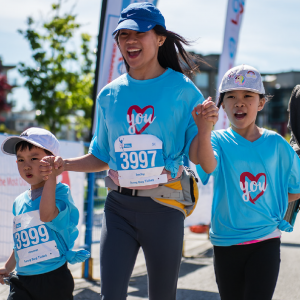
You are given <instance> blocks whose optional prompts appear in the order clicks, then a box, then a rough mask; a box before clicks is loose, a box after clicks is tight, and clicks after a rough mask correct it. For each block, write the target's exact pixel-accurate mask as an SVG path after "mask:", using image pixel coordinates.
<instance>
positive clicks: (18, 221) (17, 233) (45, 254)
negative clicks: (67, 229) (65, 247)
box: [13, 210, 60, 267]
mask: <svg viewBox="0 0 300 300" xmlns="http://www.w3.org/2000/svg"><path fill="white" fill-rule="evenodd" d="M13 232H14V233H13V236H14V243H15V250H16V251H17V253H18V256H19V266H20V267H24V266H28V265H32V264H35V263H38V262H42V261H45V260H48V259H51V258H54V257H59V256H60V254H59V251H58V249H57V245H56V242H55V240H54V238H53V233H52V232H51V230H50V229H48V228H47V226H46V225H45V223H43V222H42V221H41V220H40V214H39V211H38V210H35V211H31V212H28V213H25V214H22V215H19V216H16V217H14V226H13Z"/></svg>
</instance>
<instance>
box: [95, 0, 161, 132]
mask: <svg viewBox="0 0 300 300" xmlns="http://www.w3.org/2000/svg"><path fill="white" fill-rule="evenodd" d="M106 1H107V3H106V12H105V14H102V16H103V15H104V18H105V20H104V25H103V28H102V37H100V42H99V44H101V49H98V51H100V59H99V60H98V61H97V63H98V64H99V66H98V74H97V76H96V78H98V80H97V82H96V83H95V84H96V85H97V93H96V95H98V94H99V92H100V91H101V89H102V88H103V87H104V86H105V85H107V84H108V83H110V82H111V81H113V80H114V79H116V78H117V77H119V76H120V75H122V74H123V73H124V72H125V71H126V69H125V64H124V63H123V57H122V55H121V53H120V51H119V48H118V46H117V43H116V42H115V40H114V38H113V36H112V33H113V31H114V30H115V29H116V27H117V25H118V21H119V17H120V13H121V11H122V10H123V9H124V8H125V7H127V6H128V5H129V4H131V3H138V2H145V0H106ZM146 2H150V3H152V4H153V5H156V4H157V0H149V1H146ZM102 5H103V4H102ZM94 101H96V99H94ZM93 120H94V122H93V133H94V131H95V128H96V109H95V110H94V119H93Z"/></svg>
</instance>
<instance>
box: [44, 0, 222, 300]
mask: <svg viewBox="0 0 300 300" xmlns="http://www.w3.org/2000/svg"><path fill="white" fill-rule="evenodd" d="M113 34H114V37H115V40H116V41H117V44H118V46H119V49H120V51H121V53H122V55H123V58H124V62H125V65H126V69H127V72H128V73H126V74H124V75H122V76H120V77H119V78H117V79H116V80H114V81H113V82H111V83H109V84H108V85H107V86H105V87H104V88H103V89H102V91H101V92H100V94H99V95H98V98H97V127H96V130H95V135H94V137H93V140H92V142H91V145H90V149H89V154H87V155H85V156H83V157H79V158H73V159H65V160H62V159H60V160H57V162H56V166H57V167H59V168H61V170H62V171H63V170H68V171H80V172H96V171H102V170H107V169H109V173H108V174H109V176H108V177H107V179H106V186H107V187H109V189H110V192H109V194H108V196H107V200H106V203H105V218H104V220H103V227H102V234H101V242H100V245H101V249H100V265H101V274H100V275H101V295H102V299H125V298H126V295H127V288H128V283H129V280H130V276H131V273H132V270H133V267H134V263H135V260H136V256H137V253H138V250H139V248H140V247H142V248H143V251H144V254H145V259H146V263H147V270H148V278H149V299H154V300H160V299H161V300H169V299H170V300H175V298H176V285H177V279H178V272H179V266H180V261H181V253H182V242H183V229H184V224H183V222H184V218H185V216H186V215H187V214H189V213H191V211H192V209H191V208H193V207H194V206H195V203H192V202H193V201H191V202H188V201H186V198H187V197H186V196H185V197H182V195H183V194H184V191H183V190H182V184H183V183H182V178H183V176H184V175H185V174H186V171H185V170H184V168H183V155H184V154H185V155H186V156H187V157H189V158H190V159H191V160H192V161H193V162H194V163H197V154H196V153H197V147H198V139H197V138H195V137H196V135H197V127H196V125H195V122H194V120H193V117H192V115H191V112H192V111H193V108H194V107H195V106H196V105H197V104H201V103H203V101H204V99H203V96H202V94H201V93H200V92H199V90H198V89H197V88H196V87H195V86H194V84H193V83H192V82H191V81H190V80H189V79H188V78H187V77H186V76H185V75H184V74H183V73H184V72H183V70H182V67H181V63H180V59H181V60H182V61H183V63H184V64H185V65H186V66H187V68H188V71H192V60H191V59H190V58H189V56H188V54H187V53H186V52H185V50H184V48H183V46H182V44H188V42H187V41H186V40H185V39H184V38H182V37H180V36H179V35H177V34H175V33H173V32H170V31H167V30H166V26H165V20H164V17H163V16H162V14H161V13H160V11H159V10H158V9H157V8H156V7H155V6H153V5H152V4H150V3H147V2H145V3H135V4H131V5H129V6H128V7H127V8H125V9H124V10H123V11H122V12H121V16H120V20H119V23H118V27H117V28H116V30H115V31H114V33H113ZM176 48H177V49H178V52H179V54H180V56H181V58H179V54H178V53H177V51H176ZM202 107H203V111H202V113H203V114H205V116H206V118H207V119H208V120H209V121H211V122H213V123H215V122H216V121H217V118H218V113H217V111H218V109H217V108H216V107H215V106H214V104H213V102H211V101H208V100H206V102H205V103H204V104H203V106H202ZM42 170H43V172H44V173H43V174H44V175H45V176H46V175H47V174H48V173H47V172H49V171H48V170H47V167H43V168H42ZM168 193H169V194H168ZM172 195H173V196H172Z"/></svg>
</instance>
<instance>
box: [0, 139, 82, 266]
mask: <svg viewBox="0 0 300 300" xmlns="http://www.w3.org/2000/svg"><path fill="white" fill-rule="evenodd" d="M6 138H7V136H5V135H0V145H1V144H2V142H3V141H4V140H5V139H6ZM60 155H61V156H62V157H63V158H67V157H79V156H82V155H84V146H83V144H82V143H79V142H69V141H60ZM57 182H62V183H65V184H68V185H69V186H70V189H71V193H72V197H73V200H74V202H75V205H76V206H77V208H78V210H79V214H80V218H79V224H78V229H79V232H80V235H79V238H78V239H77V240H76V247H78V246H80V240H81V234H82V233H81V225H82V223H83V204H84V182H85V173H81V172H63V173H62V174H61V175H60V176H58V177H57ZM28 189H30V185H29V184H28V183H27V182H26V181H24V180H23V179H22V178H21V177H20V174H19V171H18V168H17V163H16V157H15V156H13V155H6V154H4V153H3V152H2V151H0V249H1V253H0V261H5V260H6V259H7V258H8V257H9V255H10V254H11V251H12V249H13V219H14V216H13V213H12V206H13V202H14V200H15V199H16V197H17V196H18V195H20V194H21V193H23V192H24V191H26V190H28ZM81 245H82V243H81Z"/></svg>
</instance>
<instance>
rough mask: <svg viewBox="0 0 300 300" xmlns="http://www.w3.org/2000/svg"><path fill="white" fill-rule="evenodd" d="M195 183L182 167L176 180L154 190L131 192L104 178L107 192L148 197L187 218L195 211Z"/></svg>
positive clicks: (194, 177) (185, 168)
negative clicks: (175, 203)
mask: <svg viewBox="0 0 300 300" xmlns="http://www.w3.org/2000/svg"><path fill="white" fill-rule="evenodd" d="M197 181H198V179H197V178H196V176H195V174H194V172H193V171H192V170H190V169H189V168H187V167H184V169H183V171H182V174H181V176H180V177H179V178H178V179H176V180H174V181H170V182H167V183H165V184H163V185H159V186H158V187H157V188H154V189H149V190H133V189H128V188H124V187H120V186H118V185H116V184H115V183H114V182H113V180H112V179H111V178H110V177H109V176H107V177H105V186H106V187H107V188H108V189H109V192H111V191H116V192H118V193H120V194H122V195H127V196H134V197H150V198H152V199H153V200H154V201H156V202H159V203H161V204H163V205H166V206H170V207H173V208H176V209H179V210H180V211H182V212H183V213H184V214H185V215H186V216H189V215H190V214H191V213H192V212H193V210H194V209H195V207H196V204H197V201H198V197H199V192H198V185H197ZM167 200H175V201H177V202H178V203H180V204H182V205H181V207H177V206H174V205H172V204H171V203H170V201H167Z"/></svg>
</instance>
